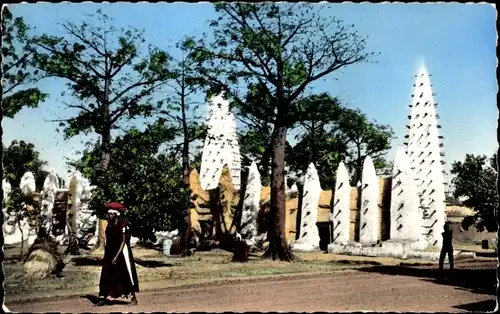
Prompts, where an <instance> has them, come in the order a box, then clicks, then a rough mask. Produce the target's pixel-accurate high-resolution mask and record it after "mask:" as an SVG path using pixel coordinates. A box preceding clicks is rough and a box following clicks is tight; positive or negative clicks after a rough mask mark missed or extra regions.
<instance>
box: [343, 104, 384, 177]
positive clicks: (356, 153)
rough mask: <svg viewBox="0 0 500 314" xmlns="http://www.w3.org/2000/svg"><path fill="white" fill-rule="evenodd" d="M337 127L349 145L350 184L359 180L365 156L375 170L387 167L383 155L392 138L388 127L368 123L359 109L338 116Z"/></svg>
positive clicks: (348, 110)
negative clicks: (368, 158) (369, 158)
mask: <svg viewBox="0 0 500 314" xmlns="http://www.w3.org/2000/svg"><path fill="white" fill-rule="evenodd" d="M339 127H340V129H341V130H342V133H343V134H344V136H345V138H346V139H347V142H348V143H349V144H350V145H349V146H350V147H349V156H350V161H349V162H348V163H347V166H348V167H349V169H350V170H351V172H352V173H353V176H352V180H351V184H357V182H358V181H360V180H361V173H362V171H363V161H364V159H365V157H366V156H370V157H371V158H372V159H373V163H374V166H375V167H376V168H378V169H383V168H385V167H387V163H386V161H385V154H386V152H387V150H389V149H390V148H391V139H393V138H394V132H393V131H392V128H391V127H390V126H389V125H382V124H377V123H376V122H370V121H369V120H368V118H367V117H366V115H365V114H363V113H362V112H361V111H360V110H359V109H356V110H352V109H345V110H344V112H343V114H342V115H341V116H340V119H339Z"/></svg>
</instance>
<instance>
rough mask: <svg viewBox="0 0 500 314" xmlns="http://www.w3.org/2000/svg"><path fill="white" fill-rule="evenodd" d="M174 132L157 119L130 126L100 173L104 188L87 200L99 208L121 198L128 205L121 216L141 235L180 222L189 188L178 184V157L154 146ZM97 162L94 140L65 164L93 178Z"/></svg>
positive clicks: (179, 170) (144, 235) (167, 139)
mask: <svg viewBox="0 0 500 314" xmlns="http://www.w3.org/2000/svg"><path fill="white" fill-rule="evenodd" d="M175 134H176V129H175V128H170V127H168V126H167V125H166V124H165V121H164V120H163V119H160V120H158V121H157V122H156V123H154V124H152V125H150V126H149V127H148V128H147V129H146V130H145V131H143V132H141V131H139V130H137V129H131V130H129V131H128V132H127V133H126V134H124V135H123V136H120V137H118V138H117V139H116V141H115V142H114V143H113V145H112V155H113V159H112V161H111V162H110V165H109V171H108V173H107V175H106V176H105V177H104V179H105V180H106V184H105V185H106V186H107V187H108V188H107V189H103V188H100V187H98V188H97V189H96V190H95V194H94V197H93V199H92V204H91V206H92V207H93V208H94V209H96V210H97V211H98V212H99V209H100V208H101V207H102V205H103V204H105V203H107V202H110V201H120V202H123V203H124V204H126V206H127V207H128V209H129V212H128V214H127V218H128V219H129V220H130V222H131V224H132V233H133V235H134V236H137V237H140V238H143V239H144V238H151V237H152V235H153V230H156V231H159V230H173V229H177V228H179V229H180V228H182V227H183V221H182V219H183V210H184V208H186V206H187V204H188V201H189V194H190V191H189V190H188V189H186V188H185V187H184V186H183V181H182V166H181V164H180V163H179V162H178V160H177V159H176V158H175V157H173V156H171V155H168V154H165V153H162V152H160V146H161V145H162V144H164V143H166V142H169V141H172V140H173V139H174V137H175ZM99 162H100V154H99V148H98V146H95V147H93V148H89V149H87V150H85V151H84V152H83V156H82V158H80V159H79V160H76V161H73V162H71V163H70V165H72V166H74V167H76V169H78V170H79V171H80V172H82V174H83V175H84V176H86V177H88V178H90V180H91V182H92V183H93V184H95V183H96V180H98V179H100V177H99V174H98V173H97V171H96V169H97V166H98V165H99Z"/></svg>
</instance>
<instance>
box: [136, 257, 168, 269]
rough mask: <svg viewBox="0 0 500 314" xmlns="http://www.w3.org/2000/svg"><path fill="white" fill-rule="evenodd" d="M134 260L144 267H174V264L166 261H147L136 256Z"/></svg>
mask: <svg viewBox="0 0 500 314" xmlns="http://www.w3.org/2000/svg"><path fill="white" fill-rule="evenodd" d="M134 262H135V263H136V264H138V265H141V266H142V267H146V268H158V267H172V266H174V264H171V263H166V262H164V261H154V260H152V261H146V260H143V259H139V258H134Z"/></svg>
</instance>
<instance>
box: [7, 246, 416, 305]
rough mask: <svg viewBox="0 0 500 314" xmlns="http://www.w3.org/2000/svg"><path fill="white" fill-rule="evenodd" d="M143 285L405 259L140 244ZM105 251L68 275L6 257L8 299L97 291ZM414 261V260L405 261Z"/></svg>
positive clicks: (322, 270)
mask: <svg viewBox="0 0 500 314" xmlns="http://www.w3.org/2000/svg"><path fill="white" fill-rule="evenodd" d="M133 252H134V259H136V267H137V273H138V276H139V284H140V286H141V291H146V290H155V289H163V288H168V287H173V286H183V285H188V284H193V283H194V284H197V283H203V282H213V281H218V280H223V281H224V280H233V279H235V278H248V277H269V276H286V275H299V274H300V275H307V274H326V273H331V272H335V271H340V270H347V269H355V268H359V267H366V266H375V265H398V264H400V263H401V262H402V260H399V259H394V258H387V257H363V256H345V255H344V256H341V255H333V254H325V253H324V252H313V253H296V256H297V260H296V261H294V262H290V263H288V262H280V261H272V260H269V259H264V258H262V257H260V256H255V255H252V256H250V259H249V261H248V263H233V262H231V258H232V253H229V252H225V251H222V250H213V251H208V252H196V253H195V254H194V255H193V256H190V257H184V258H183V257H177V256H169V257H164V256H162V255H161V253H160V252H158V251H156V250H151V249H144V248H134V249H133ZM99 260H100V257H98V256H91V255H87V256H78V257H74V258H73V261H72V262H71V263H69V264H68V265H67V266H66V268H65V270H64V272H63V274H64V276H65V277H64V278H57V277H55V276H51V277H49V278H46V279H43V280H30V281H26V280H24V279H23V278H22V277H20V276H16V272H19V271H20V270H21V268H22V264H21V263H5V264H4V271H5V274H6V279H5V289H6V293H7V299H8V300H12V301H15V300H17V301H22V300H27V299H36V298H50V297H55V296H59V297H64V296H70V295H75V294H88V293H91V294H92V293H94V294H95V293H97V291H98V285H99V277H100V270H101V268H100V266H99V265H100V264H99ZM405 262H411V261H408V260H407V261H405Z"/></svg>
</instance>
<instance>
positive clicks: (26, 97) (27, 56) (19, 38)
mask: <svg viewBox="0 0 500 314" xmlns="http://www.w3.org/2000/svg"><path fill="white" fill-rule="evenodd" d="M2 15H3V16H2V30H3V33H2V57H3V59H2V68H3V77H2V85H3V86H2V87H3V93H2V105H3V108H4V116H5V117H8V118H13V117H14V116H15V115H16V114H17V113H18V112H19V111H21V109H22V108H24V107H28V108H36V107H38V105H39V104H40V103H41V102H43V101H44V100H45V99H46V98H47V96H48V94H45V93H42V92H41V91H40V90H39V89H38V88H34V87H29V85H32V84H33V83H36V82H37V81H38V79H39V77H38V71H37V70H33V69H32V68H31V67H30V63H31V61H32V58H33V53H32V50H31V45H30V41H29V39H28V38H27V33H28V31H29V27H28V26H27V25H26V24H25V23H24V20H23V18H22V17H16V18H14V17H13V16H12V13H11V12H10V11H9V9H8V8H7V7H5V8H2ZM27 85H28V86H27Z"/></svg>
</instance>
